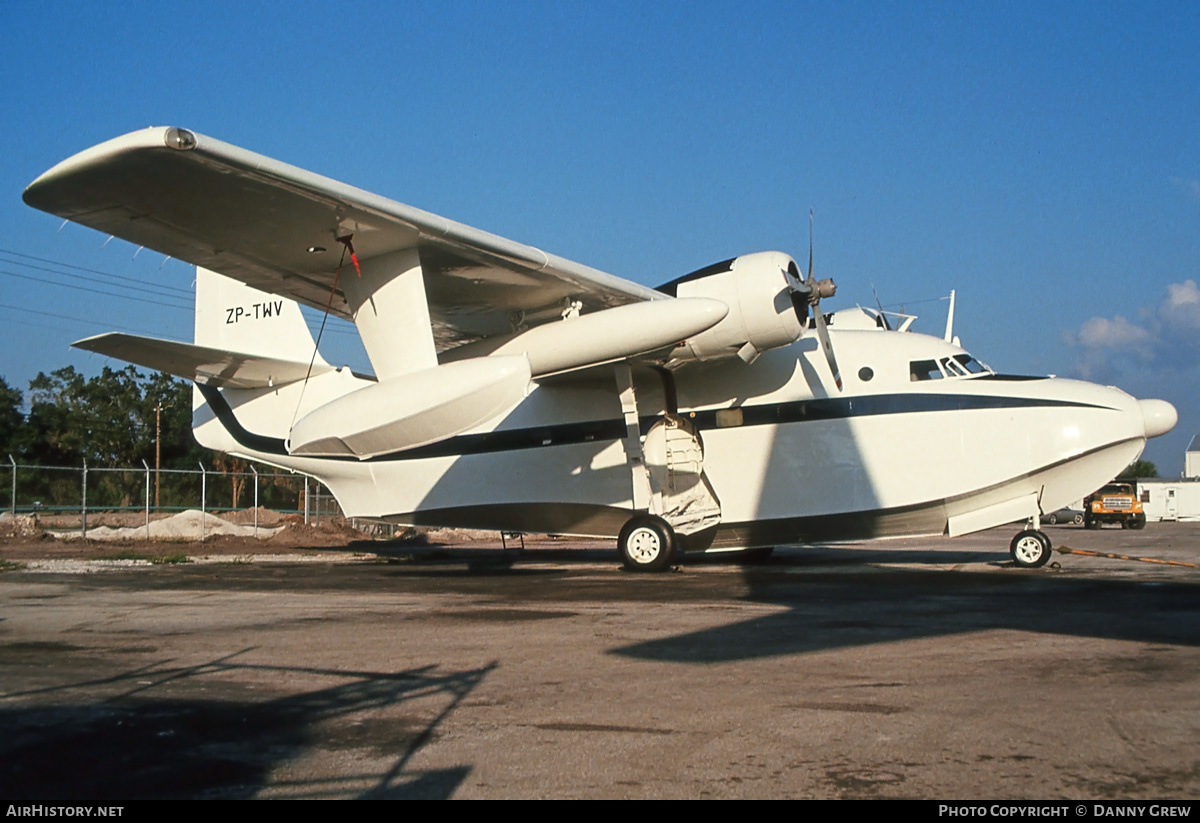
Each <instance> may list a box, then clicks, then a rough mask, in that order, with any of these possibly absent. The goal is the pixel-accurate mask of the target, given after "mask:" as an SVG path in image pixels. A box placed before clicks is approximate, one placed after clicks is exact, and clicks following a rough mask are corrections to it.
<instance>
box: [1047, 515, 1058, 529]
mask: <svg viewBox="0 0 1200 823" xmlns="http://www.w3.org/2000/svg"><path fill="white" fill-rule="evenodd" d="M1046 522H1047V523H1048V524H1050V525H1051V526H1057V525H1058V515H1057V514H1055V513H1054V512H1050V514H1048V515H1046Z"/></svg>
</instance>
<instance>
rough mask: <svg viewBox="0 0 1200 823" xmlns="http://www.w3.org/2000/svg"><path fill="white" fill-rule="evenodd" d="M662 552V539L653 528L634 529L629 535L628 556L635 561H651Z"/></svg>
mask: <svg viewBox="0 0 1200 823" xmlns="http://www.w3.org/2000/svg"><path fill="white" fill-rule="evenodd" d="M661 553H662V541H660V540H659V539H658V535H657V534H655V532H654V529H648V528H645V527H642V528H638V529H634V531H633V534H631V535H629V556H630V557H631V558H632V559H633V560H634V562H636V563H653V562H654V561H655V560H656V559H657V558H658V556H659V554H661Z"/></svg>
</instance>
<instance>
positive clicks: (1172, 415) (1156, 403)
mask: <svg viewBox="0 0 1200 823" xmlns="http://www.w3.org/2000/svg"><path fill="white" fill-rule="evenodd" d="M1138 405H1139V406H1141V407H1142V419H1143V420H1145V425H1146V437H1158V436H1159V435H1160V434H1166V433H1167V432H1169V431H1170V430H1171V429H1173V428H1175V424H1176V423H1177V422H1179V413H1178V412H1176V411H1175V407H1174V406H1172V405H1171V404H1170V403H1168V402H1167V401H1166V400H1139V401H1138Z"/></svg>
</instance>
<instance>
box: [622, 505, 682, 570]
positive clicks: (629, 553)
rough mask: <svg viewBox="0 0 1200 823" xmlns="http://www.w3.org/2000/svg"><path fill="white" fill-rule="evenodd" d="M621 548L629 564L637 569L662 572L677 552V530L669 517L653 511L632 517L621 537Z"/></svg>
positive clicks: (627, 566)
mask: <svg viewBox="0 0 1200 823" xmlns="http://www.w3.org/2000/svg"><path fill="white" fill-rule="evenodd" d="M617 550H618V551H620V553H621V562H622V563H624V564H625V568H627V569H629V570H630V571H635V572H659V571H662V570H663V569H666V568H667V567H668V566H670V565H671V561H672V560H673V559H674V556H675V533H674V531H672V529H671V527H670V526H669V525H668V524H667V522H666V521H665V520H663V519H662V518H660V517H655V516H654V515H650V514H643V515H638V516H637V517H634V518H632V519H630V521H629V522H628V523H626V524H625V527H624V528H623V529H621V535H620V537H618V538H617Z"/></svg>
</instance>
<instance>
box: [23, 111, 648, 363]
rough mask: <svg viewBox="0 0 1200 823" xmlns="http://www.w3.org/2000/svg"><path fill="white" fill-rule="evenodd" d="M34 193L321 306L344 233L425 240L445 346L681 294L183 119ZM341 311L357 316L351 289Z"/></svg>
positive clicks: (402, 241) (384, 242)
mask: <svg viewBox="0 0 1200 823" xmlns="http://www.w3.org/2000/svg"><path fill="white" fill-rule="evenodd" d="M24 199H25V202H26V203H28V204H29V205H30V206H33V207H34V208H38V209H41V210H43V211H47V212H51V213H53V214H57V215H59V216H61V217H65V218H68V219H70V220H73V221H75V222H77V223H81V224H83V225H86V226H90V227H91V228H94V229H97V230H99V231H101V232H104V233H106V234H111V235H114V236H116V237H120V238H122V239H124V240H128V241H129V242H131V243H135V244H138V245H141V246H146V247H147V248H151V249H154V250H156V251H159V252H162V253H164V254H168V255H171V256H172V257H176V258H178V259H180V260H184V261H187V262H189V263H194V264H196V265H198V266H202V267H205V268H209V269H213V270H215V271H219V272H221V273H223V274H225V275H227V276H228V277H231V278H234V279H235V280H239V281H241V282H242V283H245V284H246V285H248V286H251V287H253V288H255V289H258V290H260V291H262V292H266V293H269V294H277V295H279V296H281V297H288V298H292V299H294V300H296V301H298V302H300V303H303V304H306V305H308V306H312V307H315V308H317V309H321V310H324V309H325V308H326V306H327V305H329V304H330V303H331V301H330V293H331V291H332V290H333V289H334V274H335V271H336V270H337V267H338V263H339V259H340V258H341V254H342V250H343V246H342V244H341V243H340V242H339V240H338V238H341V237H346V236H350V237H352V241H351V242H352V243H353V246H354V250H355V251H356V252H357V254H358V257H359V258H360V259H361V260H364V261H366V260H370V259H372V258H376V257H379V256H382V255H386V254H390V253H393V252H397V251H403V250H407V249H415V250H416V251H417V252H418V254H419V257H420V264H421V268H422V270H423V271H424V273H425V290H426V296H427V299H428V303H429V315H430V322H431V325H432V330H433V338H434V342H435V344H436V347H437V349H438V350H445V349H447V348H452V347H454V346H457V345H460V344H463V343H468V342H472V341H475V340H479V339H482V338H486V337H491V336H495V335H501V334H506V333H509V332H512V331H513V330H514V328H515V327H518V326H522V327H523V326H528V327H532V326H536V325H538V323H540V322H543V321H545V320H550V319H558V318H560V317H561V316H562V311H563V310H564V309H566V308H567V307H569V306H570V305H571V304H572V303H578V304H579V305H578V306H576V308H577V309H578V311H579V312H580V313H584V314H587V313H590V312H595V311H599V310H602V309H606V308H612V307H616V306H622V305H626V304H630V303H636V302H640V301H647V300H661V299H670V298H669V297H668V296H667V295H664V294H662V293H661V292H657V291H655V290H653V289H650V288H647V287H645V286H641V285H638V284H636V283H633V282H630V281H628V280H624V279H622V278H619V277H615V276H613V275H611V274H606V273H604V272H601V271H598V270H596V269H593V268H590V267H588V266H584V265H581V264H579V263H574V262H572V261H570V260H565V259H563V258H561V257H556V256H554V255H551V254H547V253H545V252H543V251H541V250H539V249H536V248H534V247H532V246H526V245H523V244H520V243H515V242H513V241H511V240H506V239H504V238H502V237H498V236H496V235H493V234H489V233H488V232H485V231H480V230H479V229H474V228H471V227H469V226H465V225H462V224H461V223H456V222H454V221H451V220H447V219H445V218H443V217H439V216H437V215H435V214H430V213H429V212H426V211H422V210H420V209H415V208H413V207H411V206H406V205H404V204H402V203H397V202H395V201H393V200H389V199H387V198H385V197H380V196H378V195H374V194H371V193H369V192H366V191H363V190H362V189H358V188H355V187H353V186H348V185H346V184H344V183H339V182H337V181H335V180H331V179H329V178H327V177H323V176H321V175H318V174H313V173H312V172H308V171H305V170H303V169H300V168H296V167H295V166H290V165H288V164H286V163H281V162H279V161H277V160H272V159H270V158H268V157H264V156H263V155H260V154H256V153H254V152H251V151H247V150H245V149H242V148H238V147H237V146H232V145H230V144H228V143H223V142H221V141H220V140H215V139H213V138H211V137H206V136H203V135H199V134H196V133H194V132H191V131H186V130H184V129H178V128H167V127H155V128H149V129H144V130H142V131H137V132H133V133H130V134H127V135H124V136H122V137H117V138H115V139H112V140H109V141H107V142H105V143H101V144H100V145H98V146H95V147H93V148H90V149H87V150H85V151H83V152H80V153H79V154H76V155H75V156H73V157H70V158H68V159H66V160H64V161H63V162H61V163H59V164H58V165H56V166H55V167H54V168H52V169H50V170H49V171H47V172H46V173H45V174H43V175H42V176H41V177H39V178H38V179H37V180H35V181H34V182H33V183H32V184H31V185H30V186H29V188H27V189H26V190H25V194H24ZM346 266H349V261H346ZM342 276H343V277H345V276H346V272H343V275H342ZM350 276H353V275H350ZM331 311H332V312H333V313H335V314H338V315H340V316H342V317H346V318H349V317H350V313H349V308H348V306H347V303H346V301H345V296H344V294H342V289H341V288H340V287H339V288H338V289H337V293H336V294H335V296H334V299H333V300H332V305H331Z"/></svg>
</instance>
